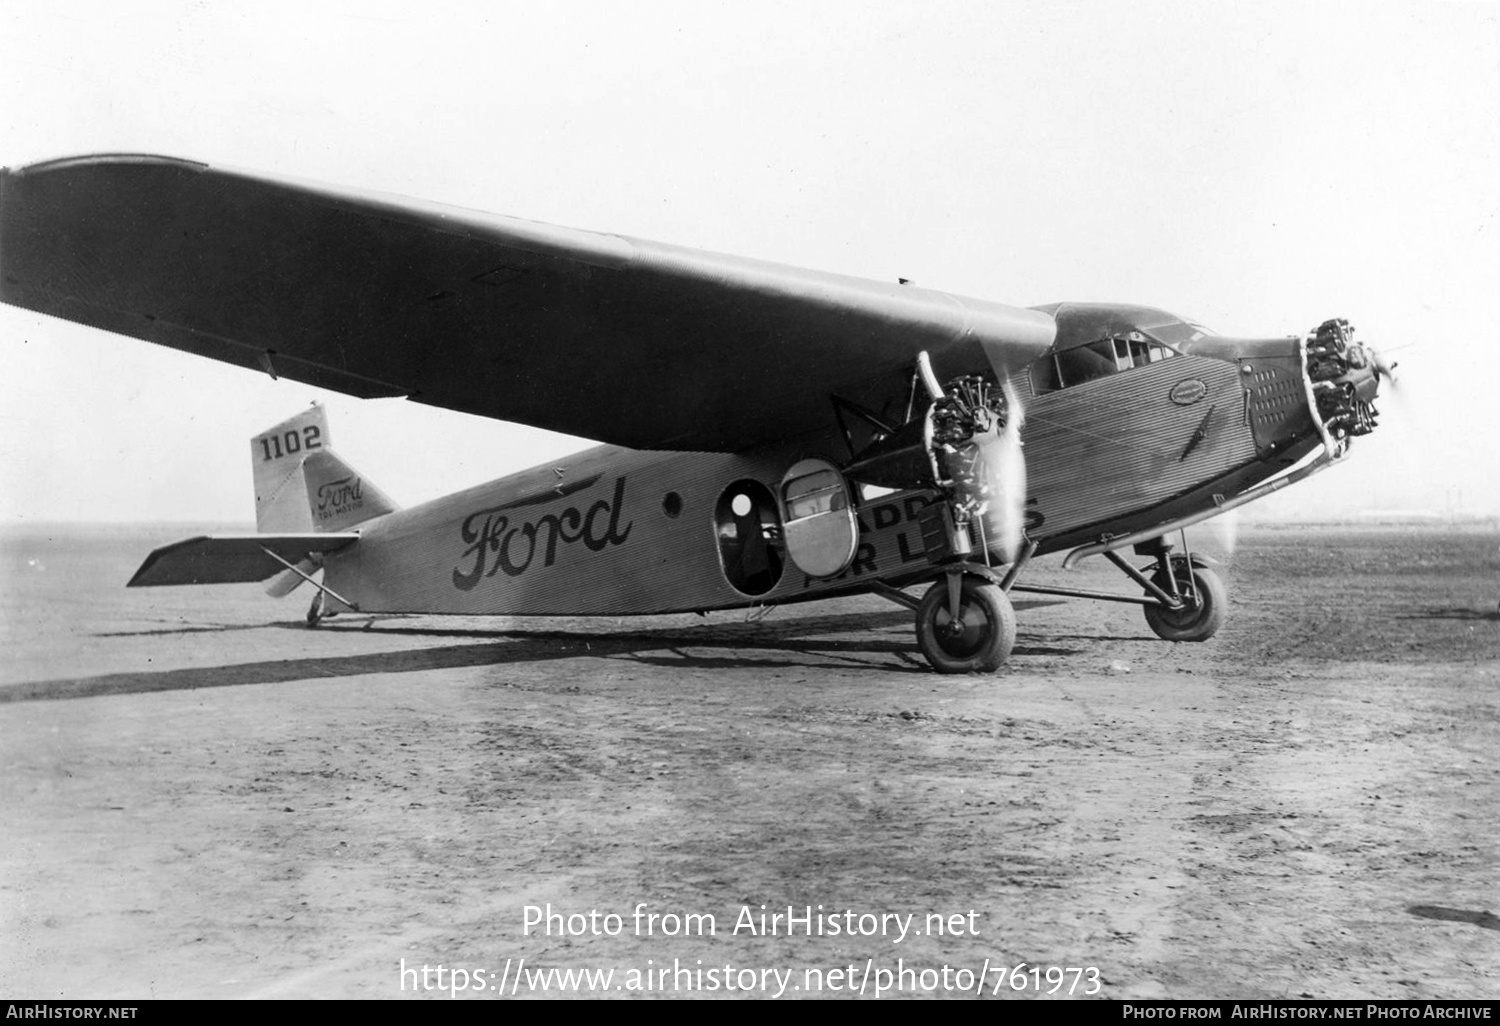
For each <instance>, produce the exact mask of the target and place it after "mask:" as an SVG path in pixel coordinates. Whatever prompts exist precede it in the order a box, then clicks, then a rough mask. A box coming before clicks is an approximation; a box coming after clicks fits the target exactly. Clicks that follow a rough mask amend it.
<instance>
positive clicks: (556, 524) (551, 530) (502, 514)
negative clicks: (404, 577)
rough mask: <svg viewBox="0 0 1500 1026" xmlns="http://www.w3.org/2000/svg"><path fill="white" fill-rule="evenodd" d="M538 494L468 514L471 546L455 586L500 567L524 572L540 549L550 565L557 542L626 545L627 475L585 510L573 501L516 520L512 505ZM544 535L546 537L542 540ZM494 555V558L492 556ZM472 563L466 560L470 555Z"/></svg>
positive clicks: (464, 587)
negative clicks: (623, 518) (608, 494)
mask: <svg viewBox="0 0 1500 1026" xmlns="http://www.w3.org/2000/svg"><path fill="white" fill-rule="evenodd" d="M534 501H536V500H523V501H522V502H511V503H506V504H505V505H503V506H491V507H489V508H488V509H481V510H476V511H475V512H473V513H470V514H469V515H468V516H467V517H465V518H464V522H463V526H462V527H461V528H460V529H459V536H460V537H461V538H462V539H463V541H464V544H465V545H467V546H468V548H466V549H464V551H463V555H461V556H460V557H459V563H460V565H459V566H456V567H454V568H453V586H454V587H455V588H458V589H459V590H460V591H470V590H472V589H473V588H474V587H475V586H476V585H478V584H479V582H480V581H481V580H483V579H484V578H486V577H493V576H494V575H495V571H497V570H500V571H503V572H504V573H505V575H506V576H507V577H519V576H521V575H522V574H524V573H525V572H526V571H527V570H528V569H529V568H530V567H531V565H532V563H533V562H535V560H536V556H537V551H538V549H539V548H540V549H541V550H542V566H551V565H552V564H553V563H555V562H556V561H557V543H558V542H559V541H561V542H562V543H564V544H565V545H572V544H573V543H574V542H579V541H581V542H583V544H584V545H585V546H587V547H588V549H589V550H590V551H591V552H600V551H602V550H603V549H604V548H605V547H606V546H609V545H623V544H625V540H626V539H627V538H629V537H630V529H631V528H632V527H634V526H635V522H634V521H630V522H629V523H627V524H626V525H625V526H624V527H623V528H621V527H620V513H621V511H622V510H623V509H624V507H625V479H624V478H623V477H622V478H618V479H617V480H616V481H615V494H614V499H613V501H611V500H608V499H600V500H599V501H598V502H596V503H594V504H593V505H592V506H590V507H589V510H588V512H587V513H584V512H583V511H582V510H580V509H579V508H578V507H577V506H569V507H568V508H567V509H565V510H563V511H562V512H561V513H548V514H546V515H545V516H541V517H538V518H537V519H536V520H531V521H525V522H522V523H516V524H512V522H511V518H510V517H509V516H508V515H507V513H506V511H507V510H513V509H515V508H516V507H517V506H522V505H530V504H531V502H534ZM544 535H545V541H543V540H542V538H543V536H544ZM492 556H493V560H491V557H492ZM471 559H472V562H471V563H469V564H468V566H467V567H465V566H464V565H463V563H464V561H466V560H471Z"/></svg>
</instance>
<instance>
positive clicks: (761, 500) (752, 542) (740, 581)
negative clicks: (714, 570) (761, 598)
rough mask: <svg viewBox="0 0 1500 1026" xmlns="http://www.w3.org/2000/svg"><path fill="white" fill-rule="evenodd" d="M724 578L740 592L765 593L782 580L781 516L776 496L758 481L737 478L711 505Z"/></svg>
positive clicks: (746, 593)
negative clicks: (714, 505) (713, 505)
mask: <svg viewBox="0 0 1500 1026" xmlns="http://www.w3.org/2000/svg"><path fill="white" fill-rule="evenodd" d="M714 529H715V532H716V533H717V535H718V539H719V562H720V563H721V564H722V565H723V567H724V577H725V579H726V580H728V581H729V583H730V584H731V585H733V586H734V589H735V590H736V591H738V592H740V593H741V594H743V595H764V594H765V593H766V592H768V591H770V590H771V589H772V588H774V587H776V585H777V583H778V582H780V580H781V570H782V564H783V560H782V555H781V550H782V538H781V518H780V517H779V516H778V514H777V512H776V497H775V496H774V495H772V494H771V489H769V488H767V487H766V486H765V485H763V484H761V483H760V482H759V481H752V480H748V479H747V480H744V481H736V482H734V484H732V485H730V486H729V487H728V488H726V489H724V492H723V494H722V495H720V496H719V503H718V505H717V506H716V507H715V508H714Z"/></svg>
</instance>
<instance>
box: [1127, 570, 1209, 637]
mask: <svg viewBox="0 0 1500 1026" xmlns="http://www.w3.org/2000/svg"><path fill="white" fill-rule="evenodd" d="M1151 583H1152V584H1154V585H1156V586H1157V587H1158V588H1160V589H1161V590H1163V591H1166V592H1169V593H1172V594H1175V595H1176V596H1177V597H1178V598H1179V599H1181V600H1182V605H1181V606H1179V607H1178V608H1176V609H1174V608H1172V607H1171V606H1166V605H1161V604H1160V603H1157V604H1153V605H1149V606H1146V607H1145V612H1146V623H1147V624H1148V625H1149V626H1150V627H1151V629H1152V630H1153V631H1155V632H1156V636H1157V637H1158V638H1164V639H1166V640H1167V641H1207V640H1208V639H1209V638H1211V637H1213V636H1214V635H1215V634H1217V633H1218V632H1219V628H1220V627H1222V626H1224V615H1225V612H1226V610H1227V607H1228V605H1229V596H1228V593H1227V592H1226V590H1225V588H1224V582H1223V580H1221V579H1220V577H1219V575H1218V574H1216V573H1214V572H1213V571H1212V570H1210V569H1209V568H1208V567H1206V566H1195V565H1193V564H1191V563H1189V562H1188V560H1186V559H1183V558H1178V559H1174V560H1172V572H1171V574H1170V575H1168V573H1167V572H1166V571H1165V570H1157V571H1156V573H1155V574H1154V575H1152V578H1151ZM1147 594H1150V593H1149V592H1147Z"/></svg>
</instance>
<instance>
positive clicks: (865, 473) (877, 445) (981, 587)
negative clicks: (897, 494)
mask: <svg viewBox="0 0 1500 1026" xmlns="http://www.w3.org/2000/svg"><path fill="white" fill-rule="evenodd" d="M915 377H916V379H917V380H918V381H920V382H921V385H922V387H923V388H924V389H925V391H926V392H927V394H928V398H929V400H930V401H929V403H928V404H927V406H926V409H925V411H924V412H923V413H922V414H921V415H920V416H916V417H909V418H908V420H907V422H906V423H905V424H904V425H902V426H901V427H900V428H897V429H893V430H890V431H889V432H888V433H884V434H883V437H880V438H878V439H877V440H876V441H875V442H873V443H871V444H870V445H868V446H867V447H866V448H865V449H864V450H863V451H862V452H860V453H859V454H858V456H857V457H856V458H855V459H854V460H853V461H852V462H851V463H850V464H849V465H848V466H847V467H845V468H844V469H845V473H846V474H847V475H848V477H849V478H851V479H853V480H856V481H861V482H864V483H868V484H875V485H880V486H883V487H888V488H902V489H909V488H925V489H930V490H933V491H935V492H937V493H938V495H939V496H940V497H941V498H940V501H938V502H936V503H933V504H932V505H930V506H929V507H927V512H926V514H925V516H924V518H923V531H922V533H923V541H924V544H925V546H926V548H927V551H928V555H929V558H931V559H933V560H934V562H935V563H937V564H938V566H937V567H935V569H934V573H936V574H938V575H939V576H938V580H937V581H935V582H934V583H933V584H932V586H931V587H930V588H929V589H928V591H927V593H926V595H925V596H924V597H923V598H922V599H921V600H920V601H919V602H917V601H914V600H909V598H908V597H907V596H905V594H904V593H903V592H899V591H897V590H895V589H890V588H886V589H880V590H881V593H882V594H884V595H886V596H887V597H888V598H892V599H894V600H895V601H898V602H901V603H902V604H904V605H907V606H908V607H910V608H914V609H915V610H916V613H917V639H918V642H919V644H920V645H921V648H922V651H923V654H925V655H926V656H927V658H928V661H929V662H931V663H932V665H933V666H934V667H935V668H936V669H937V670H939V671H940V672H945V673H965V672H989V671H992V670H995V669H998V668H999V666H1000V665H1001V664H1002V663H1004V662H1005V660H1006V658H1007V657H1009V655H1010V650H1011V647H1012V646H1013V645H1014V644H1015V630H1016V628H1015V613H1014V611H1013V610H1012V608H1011V604H1010V600H1009V599H1008V598H1007V597H1006V594H1005V590H1004V588H1003V587H1002V586H1001V580H1002V579H1001V577H1000V576H999V574H997V573H996V572H995V570H994V569H993V567H992V563H999V564H1004V563H1008V562H1010V561H1012V560H1013V559H1015V558H1016V554H1017V552H1018V550H1019V548H1020V545H1021V539H1022V521H1023V508H1024V504H1025V501H1026V463H1025V458H1024V456H1023V455H1022V453H1021V407H1020V404H1019V402H1018V401H1017V400H1016V397H1015V393H1014V392H1013V391H1012V390H1011V389H1010V388H1009V386H1008V385H1002V384H999V383H997V382H996V381H995V380H993V379H992V378H989V377H986V376H983V375H966V376H962V377H958V378H955V379H953V380H952V381H950V382H949V383H948V384H947V386H946V387H944V386H943V385H941V384H940V383H939V381H938V379H937V376H936V375H935V374H934V373H933V370H932V364H931V362H930V360H929V359H928V357H927V354H926V353H925V352H924V353H922V354H920V356H919V358H918V362H917V370H916V375H915ZM914 384H915V382H914Z"/></svg>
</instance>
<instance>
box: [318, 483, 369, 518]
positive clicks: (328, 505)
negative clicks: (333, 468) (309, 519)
mask: <svg viewBox="0 0 1500 1026" xmlns="http://www.w3.org/2000/svg"><path fill="white" fill-rule="evenodd" d="M363 487H364V480H363V479H361V478H358V477H341V478H339V479H338V480H337V481H329V482H328V483H327V484H321V485H318V518H319V519H320V520H327V519H328V518H329V517H332V516H337V515H338V514H340V513H347V512H348V511H349V510H351V509H356V508H358V507H359V505H360V501H361V500H362V499H363V498H364V496H363V495H362V494H361V493H362V491H363Z"/></svg>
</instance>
